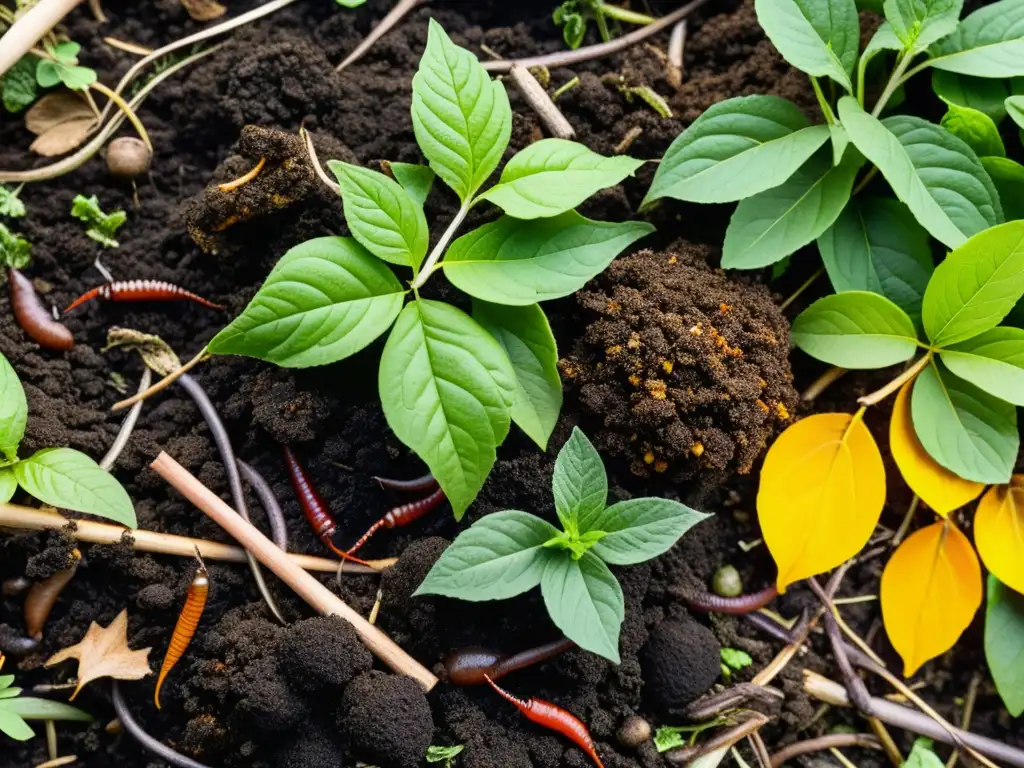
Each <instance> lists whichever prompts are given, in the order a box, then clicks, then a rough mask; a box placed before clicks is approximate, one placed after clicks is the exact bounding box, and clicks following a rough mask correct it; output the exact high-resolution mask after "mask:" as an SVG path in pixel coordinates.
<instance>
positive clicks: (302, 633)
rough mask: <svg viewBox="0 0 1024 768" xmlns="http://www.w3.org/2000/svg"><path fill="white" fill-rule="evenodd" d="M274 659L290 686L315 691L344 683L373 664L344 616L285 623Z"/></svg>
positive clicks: (300, 689)
mask: <svg viewBox="0 0 1024 768" xmlns="http://www.w3.org/2000/svg"><path fill="white" fill-rule="evenodd" d="M277 663H278V666H279V667H280V669H281V671H282V672H283V673H284V675H285V677H286V678H287V680H288V685H289V686H291V687H292V689H293V690H297V691H318V690H321V689H323V688H329V687H337V686H342V685H345V683H347V682H348V681H349V680H351V679H352V678H353V677H355V676H356V675H357V674H359V673H360V672H365V671H367V670H368V669H370V668H371V667H372V666H373V656H372V655H371V654H370V651H369V650H368V649H367V647H366V646H365V645H363V644H362V643H361V642H360V641H359V637H358V636H357V635H356V633H355V630H354V629H352V627H351V625H349V624H348V622H346V621H345V620H344V619H342V618H340V617H338V616H317V617H315V618H312V619H305V620H304V621H297V622H295V623H294V624H291V625H289V626H288V628H287V629H286V630H285V631H284V634H283V635H282V636H281V639H280V640H279V641H278V646H277Z"/></svg>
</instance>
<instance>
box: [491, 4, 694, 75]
mask: <svg viewBox="0 0 1024 768" xmlns="http://www.w3.org/2000/svg"><path fill="white" fill-rule="evenodd" d="M707 2H708V0H692V2H689V3H687V4H686V5H684V6H683V7H682V8H678V9H676V10H674V11H672V13H670V14H668V15H667V16H662V17H661V18H660V19H658V20H657V21H655V22H653V23H651V24H648V25H647V26H645V27H640V28H639V29H635V30H633V31H632V32H630V33H629V34H627V35H623V36H622V37H617V38H615V39H614V40H609V41H608V42H607V43H598V44H597V45H587V46H584V47H583V48H577V49H576V50H575V51H558V52H556V53H546V54H544V55H542V56H529V57H527V58H525V59H514V60H508V59H506V60H504V61H485V62H484V63H483V67H484V69H486V70H487V71H488V72H498V73H505V72H508V71H509V69H511V68H512V65H513V64H522V65H523V66H524V67H548V68H549V69H553V68H554V67H568V66H570V65H572V64H580V63H582V62H584V61H593V60H594V59H600V58H601V57H603V56H610V55H611V54H613V53H618V52H619V51H624V50H626V49H627V48H630V47H632V46H634V45H636V44H637V43H642V42H643V41H644V40H646V39H647V38H649V37H653V36H654V35H656V34H658V33H659V32H661V31H662V30H663V29H667V28H668V27H671V26H672V25H673V24H677V23H678V22H680V21H682V20H683V19H685V18H686V17H687V16H689V15H690V14H691V13H693V12H694V11H696V10H697V9H698V8H700V7H701V6H702V5H704V4H705V3H707Z"/></svg>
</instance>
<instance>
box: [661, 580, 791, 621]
mask: <svg viewBox="0 0 1024 768" xmlns="http://www.w3.org/2000/svg"><path fill="white" fill-rule="evenodd" d="M672 594H673V595H674V596H677V597H679V598H681V599H682V600H683V602H685V603H686V604H687V605H688V606H689V607H690V608H693V609H694V610H695V611H704V612H705V613H730V614H733V615H734V616H740V615H743V614H746V613H753V612H754V611H757V610H759V609H761V608H764V607H765V606H766V605H767V604H768V603H770V602H771V601H772V600H774V599H775V598H776V597H778V595H779V590H778V589H777V588H776V587H775V585H774V584H773V585H772V586H770V587H765V588H764V589H762V590H761V591H760V592H751V593H750V594H749V595H740V596H738V597H722V596H721V595H715V594H712V593H710V592H702V591H699V590H676V589H673V590H672Z"/></svg>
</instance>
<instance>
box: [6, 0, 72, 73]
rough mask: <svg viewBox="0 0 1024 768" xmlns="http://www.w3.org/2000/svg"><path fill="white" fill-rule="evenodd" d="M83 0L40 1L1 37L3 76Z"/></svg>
mask: <svg viewBox="0 0 1024 768" xmlns="http://www.w3.org/2000/svg"><path fill="white" fill-rule="evenodd" d="M80 2H82V0H39V2H38V3H36V4H35V5H33V6H32V7H31V8H29V9H28V10H27V11H25V13H24V14H23V15H22V16H21V17H20V18H18V19H16V20H15V22H14V23H13V24H12V25H11V26H10V27H9V28H8V29H7V32H6V33H5V34H4V36H3V37H0V76H3V75H5V74H6V73H7V71H8V70H9V69H10V68H11V67H13V66H14V65H15V64H17V63H18V62H19V61H20V60H21V57H22V56H24V55H25V54H26V53H28V52H29V51H30V50H32V48H33V46H35V44H36V43H38V42H39V41H40V40H42V39H43V37H45V36H46V34H47V33H48V32H49V31H50V30H51V29H53V28H54V27H55V26H57V25H58V24H59V23H60V22H61V19H63V18H64V17H65V16H67V15H68V14H69V13H71V11H72V10H73V9H74V8H75V6H77V5H78V4H79V3H80Z"/></svg>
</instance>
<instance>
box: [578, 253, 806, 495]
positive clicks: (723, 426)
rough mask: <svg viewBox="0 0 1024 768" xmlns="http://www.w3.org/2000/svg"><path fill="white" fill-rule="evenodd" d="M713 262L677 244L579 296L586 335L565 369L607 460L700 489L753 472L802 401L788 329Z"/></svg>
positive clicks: (630, 260) (771, 306) (767, 297)
mask: <svg viewBox="0 0 1024 768" xmlns="http://www.w3.org/2000/svg"><path fill="white" fill-rule="evenodd" d="M709 256H710V249H708V248H706V247H703V246H694V245H690V244H687V243H682V242H680V243H676V244H675V245H674V246H673V247H672V249H671V250H669V251H667V252H657V253H655V252H653V251H641V252H639V253H636V254H634V255H632V256H627V257H625V258H622V259H619V260H617V261H615V262H613V263H612V265H611V266H610V267H609V268H608V269H607V270H606V271H605V272H604V273H603V274H602V275H600V276H599V277H598V278H596V279H595V280H593V281H592V282H590V283H589V284H588V286H587V289H586V290H583V291H581V292H580V293H579V294H578V295H577V301H578V302H579V304H580V306H581V307H582V308H583V310H584V316H585V319H587V320H589V325H588V326H587V327H586V330H585V331H584V334H583V336H582V338H580V339H579V340H578V341H577V342H576V343H575V344H574V346H573V347H572V350H571V353H570V354H569V355H568V356H566V357H565V358H564V359H563V360H561V361H559V368H560V370H561V372H562V377H563V380H564V382H565V384H566V386H567V389H568V390H569V391H570V392H572V393H575V395H576V396H577V397H578V399H579V401H580V405H581V407H582V411H583V412H584V414H587V415H589V416H591V417H593V418H594V419H595V420H597V421H598V425H594V426H592V427H588V429H587V432H588V434H590V435H591V436H592V438H593V440H594V443H595V445H596V446H597V448H598V450H599V451H601V453H602V454H605V455H610V456H621V457H624V458H626V459H628V460H629V462H630V467H631V469H632V471H633V472H634V473H635V474H637V475H640V476H642V477H649V476H651V475H652V474H664V475H665V476H666V477H667V478H668V479H670V480H671V481H673V482H683V481H691V480H696V481H697V483H698V486H699V488H698V490H708V489H710V488H712V487H714V486H717V485H719V484H721V483H722V482H723V481H724V480H725V479H726V478H727V477H728V476H729V475H731V474H733V473H739V474H746V473H748V472H750V470H751V467H752V466H753V464H754V462H755V461H756V460H757V458H758V457H759V456H760V455H761V453H762V452H763V451H764V449H765V446H766V445H767V444H768V443H769V442H770V440H771V438H772V437H773V436H774V435H775V434H776V433H777V432H778V431H780V430H781V429H783V428H784V427H785V426H786V425H787V424H788V422H789V420H790V418H791V414H792V411H793V408H794V407H795V405H796V403H797V393H796V390H795V389H794V388H793V385H792V379H793V376H792V374H791V372H790V368H789V357H788V354H789V324H788V322H787V321H786V319H785V317H784V316H783V314H782V312H781V311H780V310H779V308H778V307H777V306H776V304H775V302H774V301H773V300H772V297H771V294H770V293H769V291H768V290H767V289H766V288H765V287H764V286H761V285H757V284H752V283H747V282H743V281H740V280H736V279H733V278H731V277H726V275H725V273H724V272H723V271H722V270H716V269H712V268H710V267H709V266H708V265H707V259H708V257H709Z"/></svg>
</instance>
